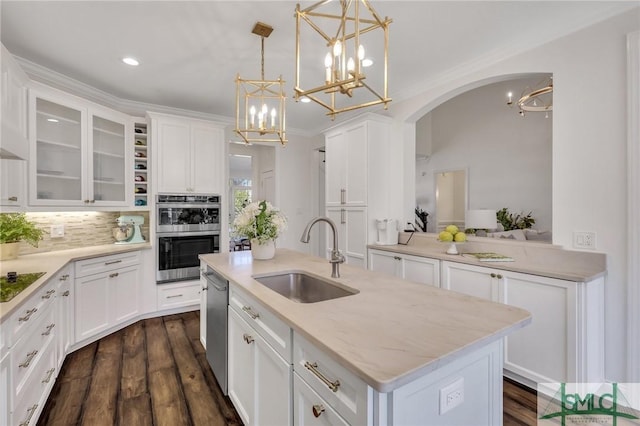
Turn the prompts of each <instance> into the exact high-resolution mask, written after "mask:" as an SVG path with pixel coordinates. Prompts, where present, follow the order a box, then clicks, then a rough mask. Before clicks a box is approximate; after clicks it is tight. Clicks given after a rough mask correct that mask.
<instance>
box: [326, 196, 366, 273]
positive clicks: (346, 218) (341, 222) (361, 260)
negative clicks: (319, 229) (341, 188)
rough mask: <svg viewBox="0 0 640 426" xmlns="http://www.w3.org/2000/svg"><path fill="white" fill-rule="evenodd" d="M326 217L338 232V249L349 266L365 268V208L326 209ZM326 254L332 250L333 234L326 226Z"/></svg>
mask: <svg viewBox="0 0 640 426" xmlns="http://www.w3.org/2000/svg"><path fill="white" fill-rule="evenodd" d="M327 217H328V218H329V219H331V220H332V221H333V222H334V223H335V225H336V230H337V232H338V248H339V249H340V252H342V254H343V255H344V257H345V262H346V263H348V264H349V265H358V266H361V267H363V268H365V267H366V261H367V208H366V207H339V208H333V207H332V208H327ZM325 226H326V229H327V234H326V235H327V245H326V247H327V253H330V251H331V249H332V248H333V233H332V232H331V230H330V228H329V226H328V225H325Z"/></svg>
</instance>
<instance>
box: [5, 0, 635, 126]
mask: <svg viewBox="0 0 640 426" xmlns="http://www.w3.org/2000/svg"><path fill="white" fill-rule="evenodd" d="M301 3H302V4H303V5H307V4H312V3H310V2H301ZM371 4H372V5H373V7H374V8H375V9H376V11H377V12H378V14H379V15H381V16H383V17H384V16H388V17H390V18H392V19H393V23H392V24H391V26H390V42H389V45H390V47H389V51H390V53H389V95H390V97H391V98H393V99H394V101H395V102H398V101H400V100H402V99H406V98H407V97H408V96H409V95H410V94H411V93H415V91H416V90H420V89H421V88H423V87H426V86H427V85H428V84H429V83H430V82H433V81H434V80H436V79H439V78H442V77H443V76H444V75H446V74H447V73H449V72H453V71H454V70H456V69H459V67H462V66H465V65H468V64H472V63H478V62H482V61H487V60H490V59H491V58H499V57H504V56H507V55H510V54H514V53H516V52H518V51H522V50H525V49H528V48H532V47H534V46H537V45H540V44H542V43H544V42H546V41H549V40H552V39H554V38H557V37H559V36H562V35H565V34H568V33H571V32H573V31H575V30H577V29H580V28H582V27H584V26H587V25H590V24H592V23H594V22H596V21H599V20H603V19H605V18H607V17H609V16H612V15H615V14H617V13H621V12H623V11H624V10H626V9H629V8H632V7H636V6H637V5H638V2H637V1H618V2H616V1H524V0H520V1H467V2H463V1H417V0H416V1H400V0H386V1H384V0H373V1H372V2H371ZM295 5H296V2H294V1H242V0H235V1H218V0H208V1H42V2H40V1H24V0H20V1H12V0H2V1H1V2H0V7H1V27H0V28H1V40H2V43H3V44H4V45H5V46H6V47H7V49H9V51H11V52H12V53H13V54H14V55H16V56H18V57H19V58H22V59H25V60H27V61H30V62H33V63H36V64H38V65H40V66H43V67H46V68H48V69H50V70H53V71H56V72H58V73H61V74H63V75H65V76H68V77H71V78H73V79H75V80H77V81H79V82H82V83H84V84H87V85H90V86H92V87H94V88H97V89H99V90H102V91H105V92H107V93H110V94H112V95H114V96H116V97H118V98H120V99H122V100H127V101H134V102H140V103H147V104H156V105H164V106H170V107H173V108H181V109H186V110H192V111H197V112H201V113H205V114H213V115H217V116H223V117H229V118H231V117H234V114H235V83H234V79H235V76H236V74H238V73H240V75H241V76H242V77H244V78H256V79H257V78H259V75H260V74H259V73H260V38H259V37H258V36H256V35H253V34H251V30H252V28H253V26H254V24H255V23H256V22H257V21H262V22H265V23H267V24H269V25H271V26H273V27H274V31H273V33H272V34H271V36H270V37H269V38H267V39H266V40H265V77H266V78H267V79H275V78H277V76H278V75H280V74H281V75H282V76H283V78H284V79H285V80H286V81H287V89H286V90H287V95H288V96H289V97H291V96H292V94H293V82H294V72H295V64H294V47H295V18H294V10H295ZM126 55H131V56H134V57H136V58H138V59H139V60H140V62H141V65H140V66H139V67H137V68H131V67H127V66H125V65H123V64H122V63H121V62H120V59H121V58H122V57H123V56H126ZM323 60H324V58H323V57H321V58H319V59H318V62H317V64H315V63H306V64H302V67H303V68H306V69H308V70H314V71H315V70H317V73H318V75H320V76H323V69H322V68H321V67H322V66H323V65H322V63H323ZM374 66H375V65H374ZM321 78H322V77H321ZM318 84H320V82H318ZM306 88H308V87H306ZM376 109H377V110H380V109H381V107H375V109H373V108H372V111H375V110H376ZM324 113H325V110H324V109H323V108H321V107H320V106H318V105H316V104H313V103H311V104H302V103H295V102H294V101H293V100H289V101H288V103H287V127H288V128H289V129H292V128H295V129H299V130H303V131H313V130H318V129H322V128H325V127H327V126H328V125H329V124H330V123H331V122H330V119H329V118H328V117H326V116H325V115H324Z"/></svg>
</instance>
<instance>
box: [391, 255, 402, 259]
mask: <svg viewBox="0 0 640 426" xmlns="http://www.w3.org/2000/svg"><path fill="white" fill-rule="evenodd" d="M393 258H394V259H395V260H402V258H401V257H400V256H393Z"/></svg>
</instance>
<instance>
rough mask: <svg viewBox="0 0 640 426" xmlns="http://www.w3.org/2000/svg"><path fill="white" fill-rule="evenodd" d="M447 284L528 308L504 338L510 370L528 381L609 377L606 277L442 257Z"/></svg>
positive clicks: (530, 383)
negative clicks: (548, 273) (557, 274)
mask: <svg viewBox="0 0 640 426" xmlns="http://www.w3.org/2000/svg"><path fill="white" fill-rule="evenodd" d="M442 287H443V288H446V289H448V290H454V291H458V292H461V293H466V294H470V295H473V296H477V297H481V298H484V299H487V300H492V301H497V302H502V303H505V304H508V305H512V306H516V307H519V308H522V309H525V310H527V311H529V312H531V314H532V318H533V320H532V322H531V324H530V325H528V326H527V327H525V328H523V329H521V330H518V331H515V332H513V333H512V334H510V335H509V336H508V337H506V338H505V353H504V361H505V366H504V368H505V375H506V376H508V377H511V378H513V379H515V380H518V381H520V382H522V383H524V384H526V385H528V386H531V387H534V388H535V387H536V384H537V383H544V382H591V383H599V382H601V381H602V380H604V352H603V351H604V329H603V323H604V315H603V312H604V311H603V306H602V303H603V300H604V292H603V289H604V279H603V278H598V279H596V280H594V281H591V282H588V283H583V282H573V281H566V280H560V279H555V278H548V277H540V276H536V275H530V274H522V273H518V272H511V271H505V270H499V269H493V268H490V267H478V266H475V265H467V264H462V263H455V262H446V261H445V262H442Z"/></svg>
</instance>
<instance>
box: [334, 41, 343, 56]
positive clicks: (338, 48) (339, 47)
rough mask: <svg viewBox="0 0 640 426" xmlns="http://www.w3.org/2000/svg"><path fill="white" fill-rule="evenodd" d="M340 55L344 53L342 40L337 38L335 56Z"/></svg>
mask: <svg viewBox="0 0 640 426" xmlns="http://www.w3.org/2000/svg"><path fill="white" fill-rule="evenodd" d="M340 55H342V43H341V42H340V40H336V42H335V44H334V45H333V56H340Z"/></svg>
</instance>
